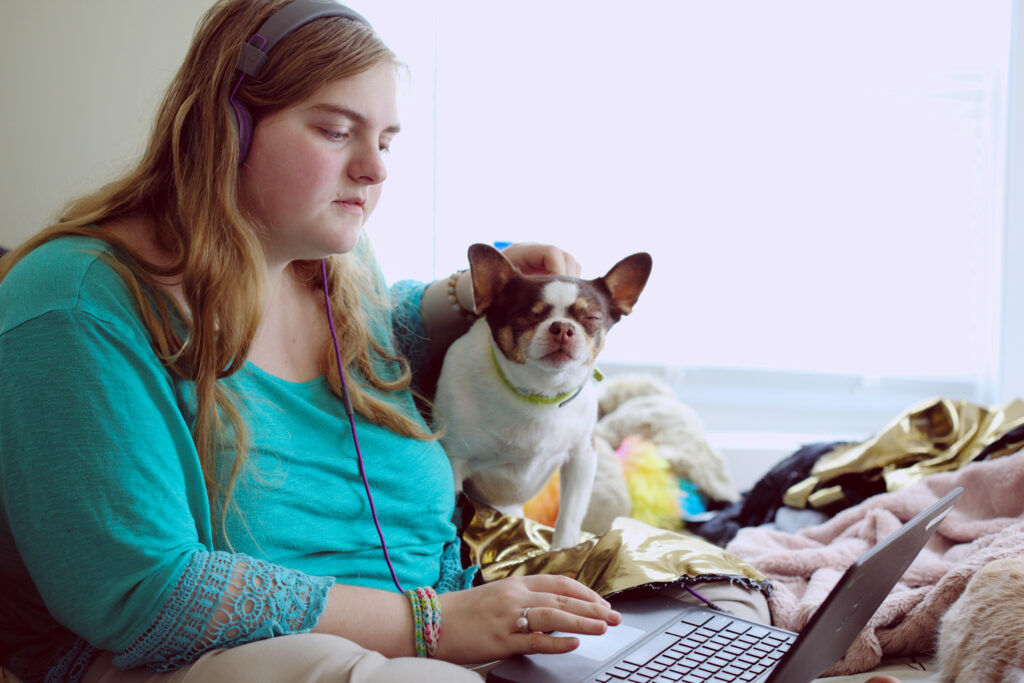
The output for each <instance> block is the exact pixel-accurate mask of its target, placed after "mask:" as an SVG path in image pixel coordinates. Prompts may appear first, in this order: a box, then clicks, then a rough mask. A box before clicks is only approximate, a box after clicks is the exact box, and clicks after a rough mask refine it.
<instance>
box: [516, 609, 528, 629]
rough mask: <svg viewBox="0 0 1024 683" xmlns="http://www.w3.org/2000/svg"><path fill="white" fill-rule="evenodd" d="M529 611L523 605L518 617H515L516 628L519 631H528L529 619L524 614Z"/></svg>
mask: <svg viewBox="0 0 1024 683" xmlns="http://www.w3.org/2000/svg"><path fill="white" fill-rule="evenodd" d="M529 611H530V608H529V607H524V608H523V611H522V612H520V613H519V618H518V619H516V629H518V631H519V632H520V633H529V632H530V621H529V619H528V618H527V616H526V614H527V612H529Z"/></svg>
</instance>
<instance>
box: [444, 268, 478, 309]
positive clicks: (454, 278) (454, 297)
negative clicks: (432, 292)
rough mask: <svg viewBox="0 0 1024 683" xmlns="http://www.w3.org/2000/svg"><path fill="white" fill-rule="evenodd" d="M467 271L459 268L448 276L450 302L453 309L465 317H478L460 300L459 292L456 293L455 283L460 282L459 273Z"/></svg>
mask: <svg viewBox="0 0 1024 683" xmlns="http://www.w3.org/2000/svg"><path fill="white" fill-rule="evenodd" d="M465 272H466V271H464V270H457V271H455V272H454V273H452V274H451V277H449V278H448V304H449V305H450V306H451V307H452V310H453V311H455V312H456V313H458V314H459V315H461V316H462V317H463V318H476V317H478V316H477V314H476V313H475V312H473V311H471V310H469V309H468V308H466V307H465V306H463V305H462V302H461V301H459V296H458V294H456V293H455V285H456V284H458V282H459V275H462V274H463V273H465Z"/></svg>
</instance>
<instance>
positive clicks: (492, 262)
mask: <svg viewBox="0 0 1024 683" xmlns="http://www.w3.org/2000/svg"><path fill="white" fill-rule="evenodd" d="M469 271H470V275H471V276H472V278H473V300H474V303H475V304H476V312H477V313H480V314H481V315H482V314H483V313H484V311H486V310H487V308H488V307H489V306H490V305H491V304H492V303H494V299H495V298H496V297H497V295H498V292H500V291H501V289H502V287H504V286H505V283H507V282H508V281H509V280H511V279H512V278H513V277H515V276H516V275H518V274H519V271H518V270H517V269H516V267H515V266H514V265H512V262H511V261H509V260H508V259H507V258H505V256H504V254H502V253H501V252H500V251H498V250H497V249H495V248H494V247H492V246H490V245H487V244H473V245H471V246H470V247H469Z"/></svg>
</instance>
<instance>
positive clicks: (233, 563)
mask: <svg viewBox="0 0 1024 683" xmlns="http://www.w3.org/2000/svg"><path fill="white" fill-rule="evenodd" d="M333 585H334V578H333V577H314V576H310V575H308V574H303V573H302V572H297V571H293V570H290V569H285V568H283V567H280V566H278V565H274V564H270V563H268V562H263V561H261V560H257V559H255V558H252V557H248V556H246V555H239V554H231V553H225V552H197V553H195V554H193V556H192V558H191V560H190V561H189V564H188V566H187V567H186V569H185V572H184V573H183V574H182V576H181V578H180V579H179V580H178V583H177V585H176V586H175V588H174V592H173V594H172V595H171V597H170V599H169V600H168V601H167V602H166V603H165V604H164V606H163V608H162V609H161V610H160V614H159V615H158V616H157V618H156V620H155V621H154V622H153V623H152V624H150V626H149V628H147V629H146V631H145V632H144V633H143V634H142V635H141V636H139V637H138V638H136V639H135V641H134V642H133V643H132V644H131V645H129V646H128V647H127V648H126V649H125V650H123V651H122V652H118V653H116V654H115V656H114V665H115V666H117V667H118V668H120V669H130V668H134V667H137V666H147V667H148V668H149V669H151V670H153V671H173V670H174V669H178V668H180V667H182V666H184V665H186V664H190V663H192V662H194V661H195V660H196V659H198V658H199V656H200V655H202V654H203V653H204V652H207V651H209V650H212V649H216V648H225V647H232V646H235V645H241V644H243V643H248V642H252V641H255V640H262V639H264V638H270V637H273V636H279V635H285V634H290V633H304V632H307V631H309V630H311V629H312V628H313V626H314V625H316V622H317V619H319V617H320V615H321V614H322V613H323V611H324V608H325V607H326V605H327V591H328V590H330V587H331V586H333Z"/></svg>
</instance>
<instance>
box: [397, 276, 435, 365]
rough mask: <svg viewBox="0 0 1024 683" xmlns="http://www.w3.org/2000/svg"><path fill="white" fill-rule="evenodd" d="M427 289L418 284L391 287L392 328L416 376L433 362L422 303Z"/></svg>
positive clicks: (408, 282)
mask: <svg viewBox="0 0 1024 683" xmlns="http://www.w3.org/2000/svg"><path fill="white" fill-rule="evenodd" d="M426 288H427V285H426V283H423V282H418V281H416V280H402V281H400V282H396V283H395V284H394V285H392V286H391V305H392V316H393V318H392V327H393V329H394V334H395V341H396V342H397V344H398V350H399V351H401V352H402V355H404V356H405V357H406V359H408V361H409V365H411V366H412V370H413V374H416V373H418V372H419V371H421V370H422V369H423V368H424V367H425V366H426V365H427V363H428V362H429V360H430V350H429V346H428V340H427V333H426V332H425V331H424V329H423V316H422V314H421V313H420V302H421V300H422V299H423V292H424V291H425V290H426Z"/></svg>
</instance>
